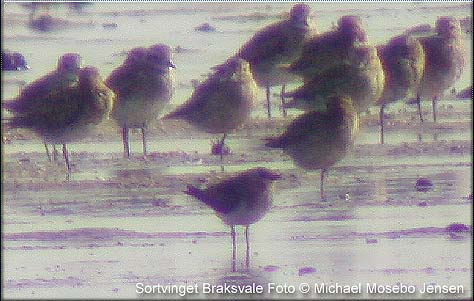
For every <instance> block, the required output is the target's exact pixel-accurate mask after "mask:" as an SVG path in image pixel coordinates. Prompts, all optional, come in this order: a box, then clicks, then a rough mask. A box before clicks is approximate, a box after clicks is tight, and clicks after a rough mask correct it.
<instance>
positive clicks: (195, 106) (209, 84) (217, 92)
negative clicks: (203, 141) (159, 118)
mask: <svg viewBox="0 0 474 301" xmlns="http://www.w3.org/2000/svg"><path fill="white" fill-rule="evenodd" d="M236 85H237V84H236V83H235V82H234V81H232V80H229V79H225V78H219V77H214V76H211V77H210V78H209V79H208V80H206V81H205V82H204V83H202V84H201V85H200V86H198V87H197V88H196V90H195V91H194V93H193V94H192V95H191V98H190V99H189V100H188V101H187V102H186V103H184V104H183V105H181V106H180V107H178V108H177V109H176V110H175V111H173V112H171V113H170V114H168V115H166V116H165V117H164V119H175V118H177V119H182V118H183V119H186V118H188V117H190V116H195V115H202V116H207V117H206V118H216V119H219V116H218V114H219V113H221V112H222V113H225V111H227V110H229V107H228V106H227V105H226V104H227V103H229V104H231V103H232V102H231V101H228V99H229V97H232V95H234V94H235V89H236V88H237V87H236ZM222 110H224V111H222Z"/></svg>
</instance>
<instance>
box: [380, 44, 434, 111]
mask: <svg viewBox="0 0 474 301" xmlns="http://www.w3.org/2000/svg"><path fill="white" fill-rule="evenodd" d="M377 49H378V54H379V57H380V61H381V62H382V66H383V69H384V71H385V88H384V90H383V94H382V96H381V97H380V98H379V101H378V104H387V103H390V102H394V101H397V100H403V99H407V98H410V97H415V96H416V94H417V91H418V87H419V85H420V82H421V79H422V77H423V71H424V67H425V53H424V50H423V47H422V45H421V44H420V42H419V41H418V40H417V39H415V38H413V37H411V36H408V35H400V36H397V37H394V38H392V39H391V40H390V41H389V42H388V43H387V44H385V45H381V46H378V47H377Z"/></svg>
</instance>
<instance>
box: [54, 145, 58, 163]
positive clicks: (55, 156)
mask: <svg viewBox="0 0 474 301" xmlns="http://www.w3.org/2000/svg"><path fill="white" fill-rule="evenodd" d="M58 156H59V152H58V150H57V149H56V144H53V161H54V162H56V161H58Z"/></svg>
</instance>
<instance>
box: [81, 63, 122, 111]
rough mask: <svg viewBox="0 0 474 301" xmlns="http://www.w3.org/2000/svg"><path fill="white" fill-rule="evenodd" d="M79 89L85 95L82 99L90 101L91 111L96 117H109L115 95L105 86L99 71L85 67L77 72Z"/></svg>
mask: <svg viewBox="0 0 474 301" xmlns="http://www.w3.org/2000/svg"><path fill="white" fill-rule="evenodd" d="M79 89H80V91H81V93H82V94H86V96H85V97H84V99H90V100H91V104H90V105H91V107H92V108H91V109H93V110H94V112H96V113H97V114H98V115H100V116H102V115H104V114H105V115H106V117H107V118H108V117H109V114H110V112H111V111H112V108H113V105H114V102H115V98H116V96H115V93H114V92H113V91H112V90H111V89H110V88H109V87H107V86H106V84H105V83H104V81H103V79H102V77H101V76H100V74H99V71H98V70H97V69H96V68H94V67H85V68H82V69H80V71H79Z"/></svg>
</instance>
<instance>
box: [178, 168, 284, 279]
mask: <svg viewBox="0 0 474 301" xmlns="http://www.w3.org/2000/svg"><path fill="white" fill-rule="evenodd" d="M279 178H281V175H280V174H279V173H276V172H274V171H271V170H269V169H266V168H262V167H259V168H254V169H250V170H247V171H244V172H242V173H239V174H237V175H235V176H232V177H229V178H228V179H226V180H224V181H222V182H219V183H216V184H212V185H209V186H208V187H207V188H206V189H200V188H197V187H194V186H192V185H188V187H187V191H185V193H186V194H188V195H192V196H194V197H195V198H197V199H199V200H200V201H201V202H203V203H204V204H206V205H208V206H209V207H211V208H212V209H213V210H214V211H215V212H216V214H217V216H218V217H219V218H220V219H221V220H222V221H223V222H224V223H225V224H226V225H229V226H230V228H231V237H232V271H235V263H236V243H235V238H236V233H235V226H236V225H242V226H245V240H246V246H247V248H246V266H247V268H249V266H250V243H249V226H250V225H251V224H253V223H256V222H258V221H259V220H260V219H261V218H262V217H263V216H264V215H265V214H266V213H267V211H268V210H269V209H270V206H271V204H272V185H271V184H272V182H273V181H275V180H277V179H279Z"/></svg>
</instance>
